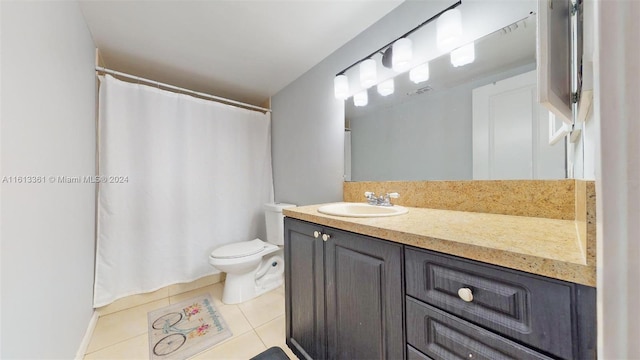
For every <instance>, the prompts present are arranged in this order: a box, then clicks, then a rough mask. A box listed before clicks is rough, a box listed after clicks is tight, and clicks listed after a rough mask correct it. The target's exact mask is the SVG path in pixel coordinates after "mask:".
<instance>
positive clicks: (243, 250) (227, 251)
mask: <svg viewBox="0 0 640 360" xmlns="http://www.w3.org/2000/svg"><path fill="white" fill-rule="evenodd" d="M264 248H265V243H264V242H263V241H262V240H260V239H253V240H250V241H242V242H239V243H233V244H227V245H224V246H221V247H219V248H217V249H215V250H213V252H211V256H212V257H214V258H220V259H230V258H238V257H243V256H249V255H253V254H257V253H259V252H261V251H262V250H264Z"/></svg>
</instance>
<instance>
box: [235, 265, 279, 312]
mask: <svg viewBox="0 0 640 360" xmlns="http://www.w3.org/2000/svg"><path fill="white" fill-rule="evenodd" d="M254 276H255V273H253V272H251V273H248V274H243V275H237V274H227V278H226V280H225V283H224V290H223V291H222V302H223V303H225V304H229V305H231V304H239V303H243V302H245V301H248V300H251V299H253V298H255V297H257V296H260V295H262V294H264V293H265V292H267V291H270V290H273V289H275V288H277V287H278V286H281V285H282V284H284V276H282V275H281V276H279V279H272V280H271V279H270V281H268V282H265V284H264V285H263V286H257V285H256V284H255V280H254Z"/></svg>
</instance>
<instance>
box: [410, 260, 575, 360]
mask: <svg viewBox="0 0 640 360" xmlns="http://www.w3.org/2000/svg"><path fill="white" fill-rule="evenodd" d="M405 260H406V262H405V264H406V284H407V288H406V292H407V295H410V296H413V297H415V298H417V299H420V300H422V301H424V302H426V303H428V304H430V305H433V306H435V307H436V308H439V309H442V310H445V311H447V312H449V313H452V314H454V315H457V316H458V317H460V318H462V319H465V320H468V321H470V322H472V323H474V324H477V325H481V326H483V327H485V328H488V329H491V330H493V331H495V332H497V333H499V334H501V335H504V336H507V337H509V338H511V339H516V340H518V341H521V342H523V343H525V344H528V345H530V346H532V347H535V348H538V349H545V351H546V352H549V353H551V354H553V355H554V356H558V357H561V358H565V359H572V358H575V357H576V356H574V353H575V351H574V344H573V339H574V337H575V334H574V330H573V327H572V322H571V320H572V319H571V317H572V303H571V302H572V287H571V284H569V283H565V282H561V281H555V280H551V279H546V278H542V277H539V276H535V275H530V274H525V273H522V272H517V271H513V270H508V269H504V268H498V267H496V266H492V265H487V264H481V263H478V262H475V261H471V260H465V259H460V258H456V257H452V256H448V255H444V254H439V253H434V252H429V251H424V250H419V249H411V248H407V249H406V252H405ZM460 289H468V290H463V291H467V296H468V295H471V296H468V297H467V298H466V300H470V301H465V300H463V299H462V297H464V296H460V295H459V290H460ZM463 295H464V294H463Z"/></svg>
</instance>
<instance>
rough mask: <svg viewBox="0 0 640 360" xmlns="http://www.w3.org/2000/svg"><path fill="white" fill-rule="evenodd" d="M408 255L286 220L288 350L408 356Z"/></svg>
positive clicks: (320, 355)
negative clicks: (405, 285) (405, 258)
mask: <svg viewBox="0 0 640 360" xmlns="http://www.w3.org/2000/svg"><path fill="white" fill-rule="evenodd" d="M315 235H317V236H318V237H317V238H316V237H315ZM402 257H403V247H402V245H399V244H395V243H391V242H388V241H384V240H380V239H376V238H371V237H367V236H362V235H357V234H353V233H350V232H346V231H342V230H337V229H333V228H329V227H322V226H319V225H316V224H311V223H307V222H303V221H300V220H294V219H290V218H286V219H285V274H286V275H285V289H286V308H287V312H286V316H287V330H286V331H287V335H286V337H287V345H289V347H291V349H292V350H293V351H294V353H296V355H298V356H299V357H301V358H305V359H325V358H326V359H367V360H369V359H371V360H372V359H403V358H404V348H405V342H404V337H403V333H404V331H403V329H404V325H403V318H404V317H403V306H402V304H403V300H404V292H403V277H402V271H403V263H402Z"/></svg>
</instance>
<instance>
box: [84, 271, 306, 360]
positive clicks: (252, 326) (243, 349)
mask: <svg viewBox="0 0 640 360" xmlns="http://www.w3.org/2000/svg"><path fill="white" fill-rule="evenodd" d="M222 288H223V283H217V284H213V285H208V286H205V287H201V288H198V289H195V290H191V291H187V292H184V293H181V294H177V295H174V296H169V297H166V298H162V299H160V300H155V301H151V302H149V303H146V304H143V305H138V306H135V307H131V308H128V309H122V310H118V311H115V312H111V313H108V314H103V315H101V316H100V318H99V319H98V323H97V325H96V328H95V330H94V332H93V336H92V337H91V342H90V343H89V347H88V348H87V353H86V354H85V357H84V359H87V360H88V359H149V337H148V333H147V331H148V330H147V312H149V311H151V310H155V309H158V308H161V307H164V306H167V305H169V304H175V303H178V302H180V301H184V300H187V299H190V298H193V297H196V296H198V295H201V294H204V293H207V292H208V293H209V294H211V297H212V298H213V301H214V303H215V305H216V307H217V308H218V310H219V311H220V313H221V314H222V316H223V317H224V319H225V321H226V322H227V324H228V325H229V327H230V328H231V332H233V336H232V337H231V338H229V339H226V340H225V341H223V342H221V343H219V344H217V345H216V346H214V347H213V348H211V349H209V350H206V351H204V352H202V353H200V354H198V355H197V356H195V357H193V358H192V359H243V360H246V359H249V358H251V357H253V356H255V355H257V354H259V353H261V352H262V351H264V350H266V349H268V348H270V347H271V346H279V347H281V348H282V349H283V350H284V351H285V352H286V353H287V355H288V356H289V357H290V358H291V359H294V360H297V357H296V356H295V355H294V354H293V353H292V352H291V350H289V348H288V347H287V346H286V345H285V320H284V287H279V288H277V289H275V290H272V291H270V292H268V293H266V294H263V295H262V296H259V297H257V298H255V299H253V300H250V301H247V302H245V303H242V304H238V305H225V304H223V303H222V301H221V298H222Z"/></svg>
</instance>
